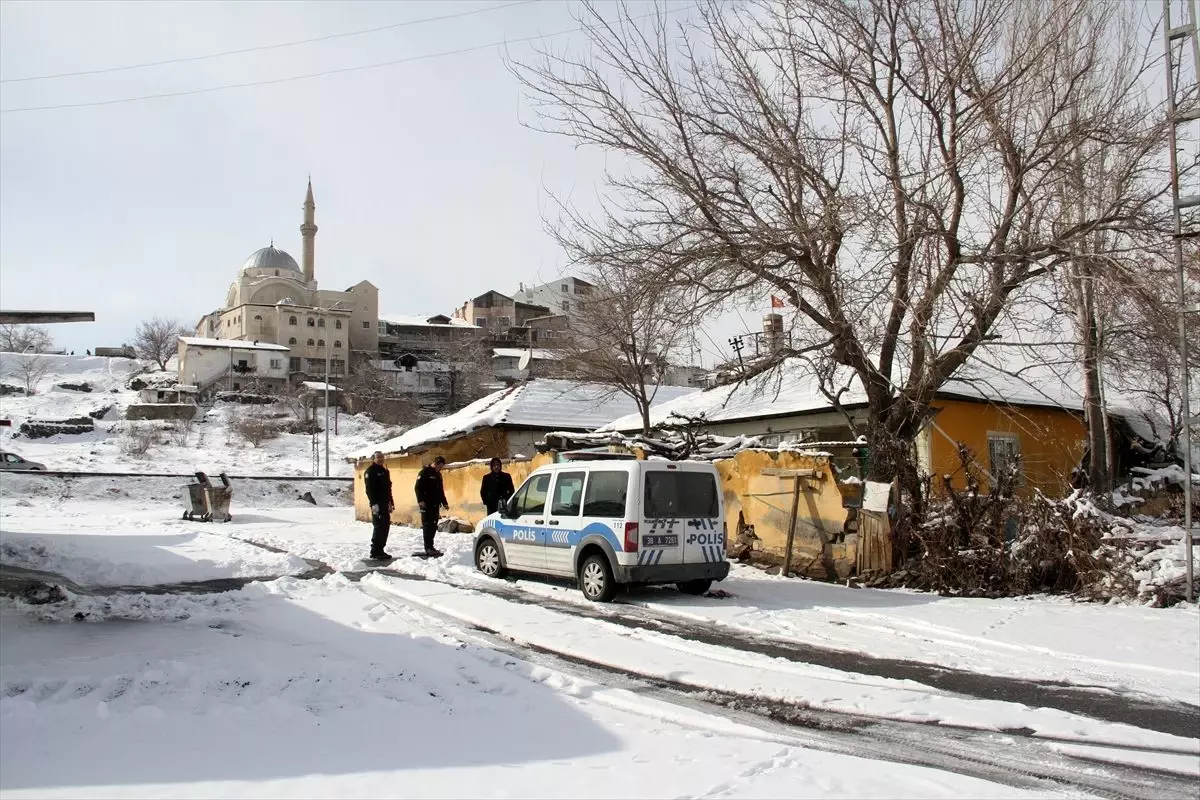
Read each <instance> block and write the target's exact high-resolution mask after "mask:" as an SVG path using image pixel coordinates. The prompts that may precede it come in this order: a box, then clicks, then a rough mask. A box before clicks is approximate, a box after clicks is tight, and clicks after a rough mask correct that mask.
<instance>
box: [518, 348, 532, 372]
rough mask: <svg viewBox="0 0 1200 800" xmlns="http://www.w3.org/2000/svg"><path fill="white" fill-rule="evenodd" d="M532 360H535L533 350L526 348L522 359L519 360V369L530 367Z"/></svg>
mask: <svg viewBox="0 0 1200 800" xmlns="http://www.w3.org/2000/svg"><path fill="white" fill-rule="evenodd" d="M532 361H533V351H532V350H526V351H525V352H524V353H521V360H520V361H518V362H517V369H519V370H522V371H524V370H527V369H529V364H530V362H532Z"/></svg>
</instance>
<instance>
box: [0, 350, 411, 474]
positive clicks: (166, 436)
mask: <svg viewBox="0 0 1200 800" xmlns="http://www.w3.org/2000/svg"><path fill="white" fill-rule="evenodd" d="M29 358H30V357H29V356H23V355H20V354H16V353H0V382H3V383H6V384H9V385H13V386H22V385H23V381H22V380H21V379H20V378H19V377H18V375H17V373H18V372H19V365H20V364H21V363H22V362H23V361H25V360H28V359H29ZM37 358H41V359H43V360H44V361H45V363H46V365H47V368H48V372H47V373H46V375H45V377H44V378H42V379H41V380H40V381H39V382H38V386H37V392H38V393H37V394H35V395H32V396H23V395H13V394H10V395H4V396H0V418H4V419H10V420H12V426H11V427H6V428H0V449H4V450H11V451H13V452H16V453H19V454H20V455H22V456H23V457H25V458H27V459H30V460H33V461H39V462H41V463H43V464H45V465H46V467H47V469H50V470H64V471H74V470H79V471H82V470H89V471H113V472H151V473H181V474H189V473H191V472H194V471H195V470H203V471H205V472H208V473H210V474H213V475H215V474H217V473H219V472H221V471H222V470H224V471H226V472H230V473H233V474H241V475H312V474H313V447H312V437H311V436H309V435H306V434H289V433H285V434H281V435H280V436H279V437H278V438H276V439H271V440H269V441H266V442H263V443H262V445H261V446H260V447H251V446H250V445H248V444H246V442H245V441H243V440H241V439H240V438H239V437H237V436H236V434H234V433H233V431H232V430H231V428H230V418H231V416H232V415H235V414H238V413H244V412H245V411H246V408H245V407H239V406H236V405H232V404H229V403H217V404H216V405H215V406H214V407H213V408H212V409H211V410H210V411H209V412H208V413H207V414H205V415H204V416H201V417H197V418H196V419H195V420H194V421H193V423H192V425H191V427H190V430H189V431H187V432H186V433H178V434H176V433H172V432H170V431H168V428H169V427H170V424H169V423H163V422H137V423H129V422H126V421H125V419H124V410H125V408H126V407H128V406H129V405H131V404H135V403H138V402H140V401H139V399H138V393H137V392H136V391H132V390H130V389H128V388H126V387H127V384H128V381H129V378H130V377H131V376H132V375H133V374H134V373H135V372H136V371H138V370H140V369H141V368H142V366H143V365H142V364H141V363H140V362H137V361H133V360H131V359H125V358H99V357H96V356H37ZM155 374H158V375H162V373H155ZM63 383H69V384H73V385H78V384H82V383H86V384H88V385H89V386H90V387H91V390H92V391H90V392H82V391H76V390H71V389H64V388H61V386H60V384H63ZM109 406H111V407H112V408H111V410H109V411H108V412H107V413H106V414H104V415H103V416H102V417H101V418H100V419H97V420H96V423H95V424H96V430H95V431H94V432H93V433H90V434H79V435H63V436H55V437H52V438H48V439H29V438H25V437H22V436H16V434H17V431H18V428H19V427H20V425H21V423H23V422H25V421H26V420H28V419H31V418H37V419H66V418H70V417H82V416H88V415H90V414H92V413H93V412H99V411H100V410H102V409H104V408H106V407H109ZM131 425H133V426H137V427H141V428H153V429H155V430H158V431H159V436H158V437H157V438H158V442H157V443H156V444H154V445H153V446H152V447H151V449H150V451H149V452H148V453H146V454H145V455H142V456H135V455H131V454H129V453H128V452H125V449H124V447H123V445H124V444H125V442H123V438H124V439H126V440H127V439H128V435H127V433H126V432H127V431H128V429H129V428H130V426H131ZM394 435H395V430H394V429H391V428H388V427H387V426H383V425H379V424H378V423H376V422H374V421H373V420H371V419H369V418H367V417H365V416H362V415H347V414H342V415H339V418H338V420H337V433H336V434H334V433H333V432H332V431H331V432H330V440H329V450H330V474H331V475H342V476H349V475H351V474H353V470H352V467H351V466H350V464H348V463H345V460H344V459H345V458H346V457H347V456H348V455H350V454H351V453H353V452H355V451H357V450H362V449H363V448H369V447H371V445H373V444H376V443H378V442H382V441H384V440H385V439H388V438H390V437H392V436H394ZM318 439H319V440H320V441H319V443H318V444H319V446H320V448H321V471H322V472H323V471H324V449H323V448H324V435H323V434H322V435H320V436H318Z"/></svg>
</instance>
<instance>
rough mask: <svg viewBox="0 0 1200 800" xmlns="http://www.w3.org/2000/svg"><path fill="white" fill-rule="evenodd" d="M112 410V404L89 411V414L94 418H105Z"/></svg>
mask: <svg viewBox="0 0 1200 800" xmlns="http://www.w3.org/2000/svg"><path fill="white" fill-rule="evenodd" d="M112 410H113V407H112V406H101V407H100V408H97V409H95V410H94V411H89V412H88V416H89V417H91V418H92V419H104V418H105V417H106V416H108V412H110V411H112Z"/></svg>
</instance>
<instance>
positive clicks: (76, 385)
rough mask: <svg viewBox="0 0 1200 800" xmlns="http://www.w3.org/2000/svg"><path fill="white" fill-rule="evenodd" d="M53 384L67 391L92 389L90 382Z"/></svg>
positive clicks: (89, 390)
mask: <svg viewBox="0 0 1200 800" xmlns="http://www.w3.org/2000/svg"><path fill="white" fill-rule="evenodd" d="M55 386H56V387H57V388H59V389H66V390H67V391H69V392H88V393H90V392H91V391H92V385H91V384H90V383H58V384H55Z"/></svg>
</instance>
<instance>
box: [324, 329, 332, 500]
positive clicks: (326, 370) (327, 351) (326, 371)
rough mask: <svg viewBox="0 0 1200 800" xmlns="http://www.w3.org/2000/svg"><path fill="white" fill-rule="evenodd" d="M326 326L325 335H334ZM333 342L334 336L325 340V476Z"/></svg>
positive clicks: (326, 475)
mask: <svg viewBox="0 0 1200 800" xmlns="http://www.w3.org/2000/svg"><path fill="white" fill-rule="evenodd" d="M328 330H329V329H328V328H326V333H325V335H326V336H328V337H332V336H333V334H331V333H329V332H328ZM332 342H333V339H332V338H328V339H326V340H325V477H326V478H328V477H329V345H330V344H331V343H332Z"/></svg>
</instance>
